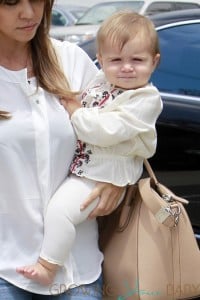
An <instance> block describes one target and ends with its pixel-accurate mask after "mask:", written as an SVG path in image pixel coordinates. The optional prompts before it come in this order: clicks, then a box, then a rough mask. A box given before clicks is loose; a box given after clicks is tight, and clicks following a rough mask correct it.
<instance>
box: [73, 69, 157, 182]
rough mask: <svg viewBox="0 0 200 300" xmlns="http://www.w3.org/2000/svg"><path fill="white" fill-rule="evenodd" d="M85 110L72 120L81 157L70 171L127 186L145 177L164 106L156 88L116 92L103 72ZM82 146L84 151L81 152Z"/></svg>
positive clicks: (92, 87)
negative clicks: (142, 174) (144, 171)
mask: <svg viewBox="0 0 200 300" xmlns="http://www.w3.org/2000/svg"><path fill="white" fill-rule="evenodd" d="M83 95H84V97H83V100H82V102H83V104H84V106H85V107H84V108H80V109H78V110H76V111H75V112H74V113H73V114H72V117H71V121H72V124H73V126H74V129H75V131H76V134H77V137H78V139H79V140H81V141H82V143H80V142H79V143H77V145H78V148H77V151H76V153H77V156H76V157H75V158H74V162H73V163H72V166H71V170H72V172H73V173H75V174H77V175H78V176H84V177H87V178H90V179H93V180H97V181H103V182H111V183H113V184H115V185H119V186H125V185H127V184H134V183H135V182H136V181H137V180H138V179H139V177H140V176H141V173H142V169H143V159H144V158H149V157H151V156H152V155H153V154H154V153H155V150H156V143H157V135H156V129H155V123H156V120H157V118H158V116H159V114H160V112H161V110H162V101H161V98H160V94H159V92H158V90H157V89H156V87H154V86H153V85H152V84H147V85H146V86H145V87H142V88H138V89H135V90H126V91H123V90H122V89H119V88H115V87H113V86H112V85H111V84H109V83H108V82H107V81H106V79H105V76H104V73H103V72H102V71H99V73H98V74H97V76H96V77H95V79H94V80H93V81H92V82H91V84H90V85H89V87H88V88H87V89H86V91H85V92H84V94H83ZM79 145H80V146H79Z"/></svg>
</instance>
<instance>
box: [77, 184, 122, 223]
mask: <svg viewBox="0 0 200 300" xmlns="http://www.w3.org/2000/svg"><path fill="white" fill-rule="evenodd" d="M124 189H125V188H124V187H119V186H114V185H113V184H111V183H105V182H98V183H97V184H96V186H95V188H94V189H93V191H92V192H91V194H90V196H89V197H88V198H87V199H86V200H85V201H84V202H83V205H82V206H81V209H85V208H86V207H87V206H88V205H89V204H90V203H92V201H93V200H94V199H96V198H97V197H99V198H100V199H99V202H98V204H97V206H96V208H95V209H94V210H93V211H92V212H91V213H90V215H89V217H88V218H90V219H93V218H96V217H98V216H104V215H108V214H110V213H111V212H112V211H113V210H114V209H115V208H116V207H117V205H118V203H119V200H120V198H121V196H122V193H123V192H124Z"/></svg>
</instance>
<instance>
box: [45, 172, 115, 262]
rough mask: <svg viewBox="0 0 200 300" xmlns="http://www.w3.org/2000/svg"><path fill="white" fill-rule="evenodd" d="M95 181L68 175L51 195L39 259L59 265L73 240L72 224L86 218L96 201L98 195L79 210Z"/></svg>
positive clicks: (74, 232)
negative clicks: (84, 207)
mask: <svg viewBox="0 0 200 300" xmlns="http://www.w3.org/2000/svg"><path fill="white" fill-rule="evenodd" d="M95 184H96V182H95V181H93V180H89V179H86V178H83V177H78V176H75V175H71V176H69V177H68V178H67V179H66V180H65V181H64V183H63V184H62V185H61V186H60V187H59V189H58V190H57V191H56V193H55V194H54V195H53V197H52V199H51V200H50V203H49V205H48V208H47V212H46V216H45V226H44V227H45V229H44V240H43V245H42V250H41V253H40V257H41V258H43V259H45V260H47V261H49V262H51V263H54V264H58V265H63V263H64V261H65V259H66V257H67V256H68V254H69V252H70V250H71V248H72V245H73V242H74V240H75V236H76V229H75V225H77V224H79V223H81V222H83V221H84V220H86V219H87V217H88V215H89V214H90V212H91V211H92V210H93V209H94V208H95V207H96V205H97V203H98V200H99V198H97V199H95V200H94V201H93V202H92V203H91V204H90V205H89V206H88V207H87V208H86V209H84V210H83V211H80V206H81V204H82V203H83V201H84V200H85V199H86V198H87V197H88V196H89V194H90V193H91V191H92V189H93V188H94V186H95ZM120 200H121V199H120Z"/></svg>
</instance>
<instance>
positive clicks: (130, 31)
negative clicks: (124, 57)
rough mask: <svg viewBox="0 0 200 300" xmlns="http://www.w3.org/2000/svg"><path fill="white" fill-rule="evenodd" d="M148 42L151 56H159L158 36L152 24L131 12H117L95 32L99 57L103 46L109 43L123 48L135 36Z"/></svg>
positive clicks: (143, 17)
mask: <svg viewBox="0 0 200 300" xmlns="http://www.w3.org/2000/svg"><path fill="white" fill-rule="evenodd" d="M138 34H139V35H140V36H141V38H144V39H145V42H149V47H150V50H151V51H152V55H156V54H157V53H159V54H160V49H159V40H158V35H157V32H156V30H155V27H154V24H153V22H152V21H151V20H150V19H149V18H148V17H145V16H143V15H140V14H138V13H136V12H133V11H127V10H126V11H125V10H124V11H119V12H117V13H114V14H113V15H111V16H110V17H108V18H107V19H106V20H105V21H104V22H103V23H102V24H101V26H100V28H99V30H98V32H97V39H96V43H97V52H98V53H99V54H100V55H101V51H102V49H103V45H104V43H105V42H109V44H110V45H111V46H118V47H119V49H120V50H121V49H122V48H123V46H124V45H125V44H126V43H127V42H128V41H129V40H131V39H133V38H134V37H135V36H136V35H138Z"/></svg>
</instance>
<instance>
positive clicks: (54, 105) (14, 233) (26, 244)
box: [0, 40, 103, 295]
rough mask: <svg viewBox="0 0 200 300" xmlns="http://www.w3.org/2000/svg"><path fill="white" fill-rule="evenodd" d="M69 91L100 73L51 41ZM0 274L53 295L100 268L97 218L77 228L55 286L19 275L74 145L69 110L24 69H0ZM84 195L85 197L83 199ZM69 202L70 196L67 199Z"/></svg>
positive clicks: (73, 49)
mask: <svg viewBox="0 0 200 300" xmlns="http://www.w3.org/2000/svg"><path fill="white" fill-rule="evenodd" d="M53 43H54V44H55V47H56V51H57V52H58V54H59V56H60V59H61V63H62V67H63V69H64V71H65V73H66V75H67V78H68V80H69V82H70V84H71V87H72V89H74V90H82V89H83V88H85V86H86V85H87V84H88V82H89V81H90V80H91V79H92V78H93V77H94V76H95V74H96V72H97V70H96V67H95V66H94V64H93V63H92V62H91V61H90V59H89V58H88V56H87V55H86V54H85V53H84V52H83V51H82V50H81V49H80V48H78V47H77V46H75V45H74V44H70V43H67V42H60V41H55V40H54V41H53ZM0 110H6V111H9V112H11V113H12V118H11V119H10V120H0V245H1V246H0V278H4V279H6V280H8V281H9V282H11V283H13V284H15V285H17V286H19V287H21V288H23V289H25V290H29V291H32V292H35V293H40V294H52V295H53V294H57V293H61V292H63V291H64V289H66V288H69V287H72V286H76V285H80V284H83V283H90V282H93V281H94V280H96V279H97V278H98V276H99V275H100V272H101V263H102V259H103V257H102V253H101V252H100V251H99V250H98V241H97V238H98V234H97V225H96V222H95V221H85V222H84V223H83V224H81V225H80V226H78V227H77V237H76V241H75V245H74V248H73V250H72V252H71V255H70V257H69V258H68V260H67V261H66V265H65V267H66V268H67V271H66V269H65V268H64V267H63V268H62V269H61V270H60V272H59V273H58V275H57V277H56V279H55V282H54V284H52V285H51V286H50V287H46V286H41V285H39V284H37V283H35V282H33V281H30V280H28V279H26V278H24V277H23V276H21V275H19V274H18V273H16V271H15V269H16V267H18V266H23V265H27V264H28V265H29V264H33V263H35V262H36V260H37V258H38V255H39V253H40V248H41V244H42V240H43V218H44V214H45V210H46V207H47V204H48V201H49V199H50V197H51V196H52V195H53V193H54V192H55V190H56V189H57V188H58V187H59V185H60V184H61V183H62V182H63V180H64V179H65V178H66V176H67V174H68V171H69V166H70V163H71V159H72V157H73V153H74V150H75V145H76V137H75V134H74V131H73V128H72V126H71V122H70V120H69V117H68V114H67V113H66V112H65V110H64V108H63V107H62V106H61V105H60V104H59V101H58V99H56V98H55V97H53V96H52V95H50V94H48V93H47V92H45V91H44V90H43V89H42V88H39V89H38V91H36V83H35V80H34V78H32V79H30V80H28V79H27V70H26V69H23V70H20V71H10V70H7V69H5V68H3V67H0ZM83 200H84V199H83ZM69 201H70V199H69Z"/></svg>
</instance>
